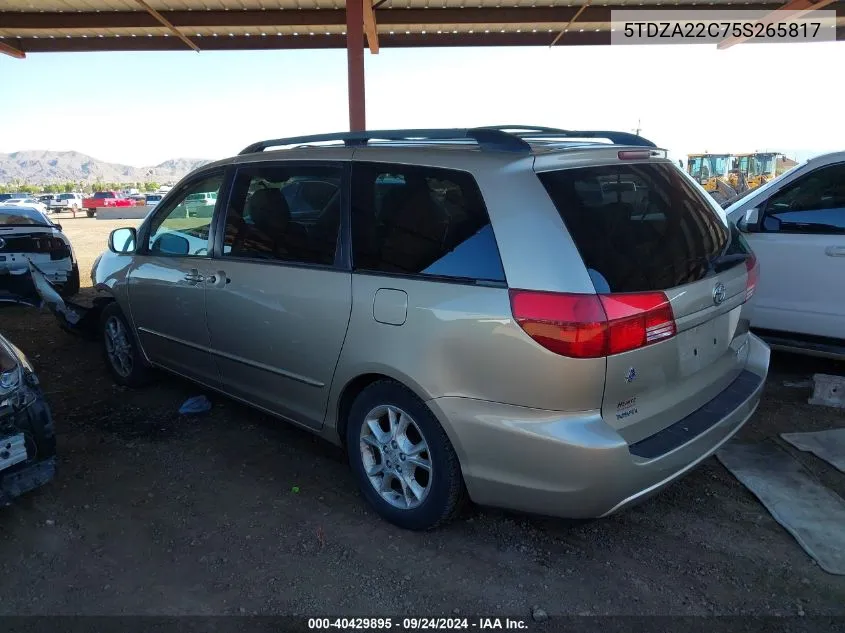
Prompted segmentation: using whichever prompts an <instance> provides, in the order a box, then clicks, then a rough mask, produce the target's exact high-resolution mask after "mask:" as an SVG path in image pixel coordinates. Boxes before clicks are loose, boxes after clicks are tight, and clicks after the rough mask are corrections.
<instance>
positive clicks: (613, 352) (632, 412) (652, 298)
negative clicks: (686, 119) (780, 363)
mask: <svg viewBox="0 0 845 633" xmlns="http://www.w3.org/2000/svg"><path fill="white" fill-rule="evenodd" d="M622 154H625V152H620V155H622ZM629 155H630V154H629ZM538 176H539V178H540V180H541V181H542V183H543V185H544V186H545V188H546V190H547V191H548V193H549V194H550V196H551V198H552V200H553V202H554V203H555V206H556V207H557V209H558V211H559V212H560V215H561V217H562V219H563V221H564V223H565V224H566V226H567V229H568V230H569V233H570V234H571V236H572V238H573V240H574V242H575V244H576V246H577V248H578V250H579V252H580V254H581V257H582V259H583V261H584V263H585V265H586V267H587V269H588V271H589V273H590V277H591V278H592V280H593V284H594V286H595V289H596V293H597V295H596V297H594V298H593V297H591V298H589V301H592V302H594V307H595V310H594V312H595V313H596V314H599V315H600V317H599V318H601V317H604V320H605V324H604V325H603V332H602V333H601V336H602V338H601V339H600V340H599V339H597V341H596V343H595V344H594V345H593V348H592V349H586V348H585V349H584V350H576V353H582V354H584V355H604V356H606V358H607V374H606V379H605V391H604V398H603V402H602V416H603V418H604V419H605V421H606V422H607V423H608V424H610V425H611V426H612V427H614V428H615V429H616V430H617V431H618V432H619V433H620V435H622V437H624V438H625V440H626V441H628V442H629V443H635V442H638V441H640V440H643V439H644V438H647V437H649V436H652V435H654V434H655V433H658V432H659V431H661V430H663V429H665V428H666V427H668V426H670V425H672V424H674V423H676V422H678V421H679V420H681V419H682V418H684V417H685V416H688V415H690V414H691V413H693V412H694V411H696V410H698V409H700V408H701V407H703V406H704V405H705V404H707V403H708V402H710V401H711V400H713V399H714V398H715V397H716V396H718V395H719V394H720V393H722V392H723V391H724V390H725V389H727V388H728V387H729V386H730V385H731V383H733V382H734V381H735V380H737V379H738V378H739V377H740V374H741V373H742V372H743V369H744V366H745V363H746V359H747V355H748V346H747V344H746V342H747V337H748V319H747V315H743V310H744V309H745V304H746V301H747V300H748V299H749V298H750V296H751V294H752V293H753V291H754V287H755V284H756V274H757V266H756V262H755V260H754V257H753V255H752V253H751V250H750V248H749V247H748V245H747V243H746V242H745V241H744V239H743V238H742V235H741V234H740V233H739V232H738V231H737V230H736V229H735V228H732V226H729V225H728V224H727V223H726V221H725V220H724V219H723V218H722V217H721V216H720V215H719V214H718V212H717V207H716V206H715V204H714V203H713V202H711V201H710V200H708V199H707V198H706V197H705V194H703V193H702V192H701V190H700V189H698V188H697V187H696V186H695V185H694V184H693V183H692V181H691V180H690V179H689V178H688V177H687V176H686V175H685V174H683V173H682V172H681V171H680V170H679V169H678V168H677V167H675V166H674V165H673V164H671V163H670V162H668V161H665V160H660V161H658V160H642V161H628V162H624V161H621V160H620V161H616V162H614V163H612V164H607V165H602V166H590V167H579V168H574V169H555V170H552V171H540V172H539V173H538Z"/></svg>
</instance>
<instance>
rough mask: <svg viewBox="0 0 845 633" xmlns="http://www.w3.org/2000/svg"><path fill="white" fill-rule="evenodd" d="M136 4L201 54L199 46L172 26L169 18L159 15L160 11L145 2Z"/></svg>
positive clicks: (138, 0)
mask: <svg viewBox="0 0 845 633" xmlns="http://www.w3.org/2000/svg"><path fill="white" fill-rule="evenodd" d="M135 2H137V3H138V4H139V5H140V6H141V7H142V8H143V9H145V10H146V11H147V13H149V14H150V15H151V16H153V17H154V18H155V19H156V20H158V21H159V22H161V23H162V24H163V25H164V26H166V27H167V28H168V29H170V32H171V33H173V35H175V36H176V37H178V38H179V39H180V40H182V41H183V42H185V44H187V45H188V46H189V47H190V48H192V49H194V50H195V51H196V52H198V53H199V52H200V48H199V46H197V45H196V44H194V43H193V42H192V41H191V40H190V39H189V38H187V37H185V35H183V34H182V31H180V30H179V29H177V28H176V27H175V26H173V24H171V23H170V21H169V20H168V19H167V18H165V17H164V16H163V15H162V14H161V13H159V12H158V11H156V10H155V9H153V8H152V7H151V6H150V5H148V4H147V3H146V1H145V0H135Z"/></svg>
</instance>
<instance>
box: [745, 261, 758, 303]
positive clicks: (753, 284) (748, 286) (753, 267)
mask: <svg viewBox="0 0 845 633" xmlns="http://www.w3.org/2000/svg"><path fill="white" fill-rule="evenodd" d="M745 268H746V270H748V280H747V281H746V282H745V300H746V301H748V300H749V299H750V298H751V297H753V296H754V291H755V290H756V289H757V280H758V278H759V277H760V267H759V266H758V265H757V258H756V257H754V255H751V256H749V257H748V259H746V260H745Z"/></svg>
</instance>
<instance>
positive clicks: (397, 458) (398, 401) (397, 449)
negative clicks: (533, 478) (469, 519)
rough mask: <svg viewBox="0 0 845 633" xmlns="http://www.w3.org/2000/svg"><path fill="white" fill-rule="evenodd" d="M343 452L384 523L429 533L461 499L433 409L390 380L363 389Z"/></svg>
mask: <svg viewBox="0 0 845 633" xmlns="http://www.w3.org/2000/svg"><path fill="white" fill-rule="evenodd" d="M346 450H347V454H348V456H349V462H350V465H351V467H352V471H353V473H354V474H355V477H356V478H357V479H358V485H359V488H360V490H361V494H362V495H363V496H364V498H365V499H366V500H367V501H368V502H369V504H370V505H371V506H372V507H373V509H374V510H375V511H376V512H377V513H378V514H379V515H380V516H381V517H382V518H384V519H385V520H387V521H389V522H390V523H393V524H394V525H397V526H399V527H401V528H405V529H408V530H431V529H433V528H436V527H437V526H438V525H441V524H443V523H446V522H447V521H449V520H450V519H452V518H453V517H454V516H455V515H456V514H457V512H458V510H459V509H460V508H461V505H462V504H463V501H464V498H465V488H464V480H463V476H462V475H461V466H460V463H459V462H458V456H457V455H456V454H455V450H454V448H453V447H452V443H451V442H450V441H449V437H448V436H447V435H446V432H445V431H444V430H443V427H442V426H440V423H439V422H438V421H437V418H435V416H434V414H433V413H432V412H431V410H430V409H429V408H428V407H427V406H426V405H425V403H423V402H422V401H421V400H420V399H419V398H418V397H417V396H416V395H415V394H414V393H413V392H411V391H410V390H409V389H407V388H406V387H404V386H403V385H400V384H399V383H396V382H393V381H391V380H381V381H378V382H375V383H373V384H371V385H370V386H368V387H366V388H365V389H364V390H363V391H362V392H361V393H360V394H359V395H358V397H357V398H355V401H354V402H353V404H352V408H351V410H350V412H349V424H348V425H347V427H346Z"/></svg>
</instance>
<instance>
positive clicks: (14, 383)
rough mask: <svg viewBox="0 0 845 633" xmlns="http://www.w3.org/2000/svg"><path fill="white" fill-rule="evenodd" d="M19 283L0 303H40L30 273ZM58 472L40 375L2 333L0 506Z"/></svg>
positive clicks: (3, 291)
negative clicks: (38, 375) (39, 379)
mask: <svg viewBox="0 0 845 633" xmlns="http://www.w3.org/2000/svg"><path fill="white" fill-rule="evenodd" d="M15 281H16V282H19V283H17V285H16V286H15V287H12V288H10V287H8V286H7V285H5V286H3V287H2V288H0V306H8V305H29V306H33V307H37V306H38V305H39V304H40V298H39V296H38V295H37V289H36V288H35V284H34V282H32V281H31V277H30V276H29V275H21V276H17V277H16V278H15ZM26 281H29V284H26V283H24V282H26ZM33 290H35V292H33ZM55 473H56V437H55V433H54V429H53V418H52V415H51V413H50V408H49V406H48V405H47V402H46V400H45V398H44V394H43V392H42V390H41V387H40V385H39V382H38V377H37V376H36V374H35V370H34V369H33V367H32V365H31V364H30V362H29V360H28V359H27V357H26V356H25V355H24V353H23V352H21V350H19V349H18V348H17V347H15V345H14V344H13V343H12V342H11V341H9V339H7V338H6V337H5V336H3V335H2V334H0V505H5V504H7V503H9V502H10V501H11V500H12V499H14V498H16V497H19V496H20V495H22V494H25V493H27V492H29V491H31V490H34V489H36V488H38V487H40V486H42V485H44V484H46V483H48V482H49V481H50V480H52V479H53V477H54V476H55Z"/></svg>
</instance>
